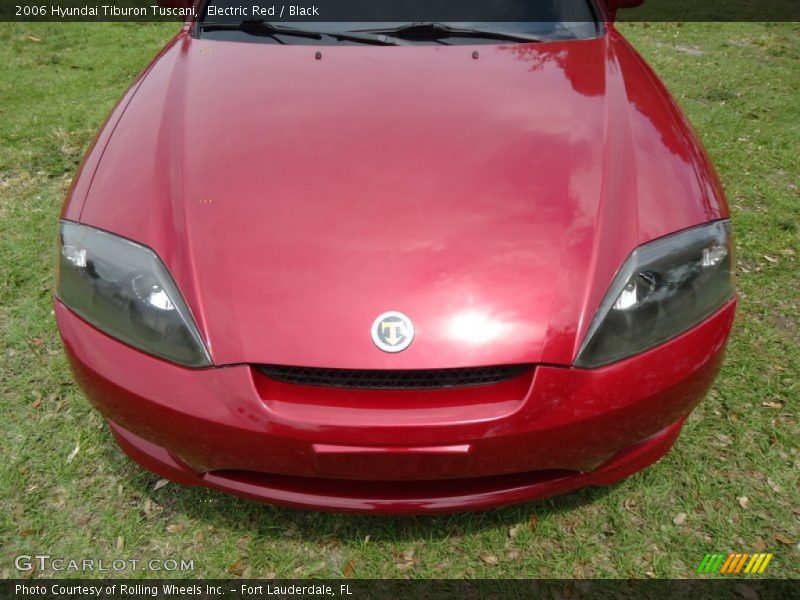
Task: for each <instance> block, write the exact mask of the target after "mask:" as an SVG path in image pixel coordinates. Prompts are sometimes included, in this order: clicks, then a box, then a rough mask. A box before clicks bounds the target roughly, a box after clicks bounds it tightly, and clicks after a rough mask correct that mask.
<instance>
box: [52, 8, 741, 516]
mask: <svg viewBox="0 0 800 600" xmlns="http://www.w3.org/2000/svg"><path fill="white" fill-rule="evenodd" d="M171 2H172V4H173V5H175V4H176V2H179V0H171ZM515 2H516V4H517V5H520V6H523V5H524V6H525V7H527V9H531V10H545V9H543V8H542V6H545V5H548V6H549V7H550V8H549V9H547V10H556V9H553V3H539V4H537V3H531V2H527V0H518V1H516V0H515ZM635 3H636V2H635V1H634V2H631V1H630V0H627V2H625V4H635ZM234 4H235V3H231V2H216V4H215V5H214V7H215V8H214V10H219V9H220V7H221V6H222V7H223V8H224V7H225V6H228V8H235V6H234ZM378 4H380V3H378ZM460 4H461V5H464V3H460ZM484 4H491V3H484ZM512 4H513V2H512ZM617 4H619V2H618V3H617ZM372 5H373V6H375V5H376V4H375V3H372ZM540 5H541V6H540ZM561 6H562V7H563V6H566V7H567V8H568V9H569V11H575V12H570V13H569V14H570V15H571V17H570V18H564V19H559V18H557V17H558V16H559V15H560V14H562V13H558V14H556V15H555V17H556V18H553V15H551V14H549V13H548V14H546V15H543V16H541V15H538V16H541V18H537V15H536V14H534V15H532V16H531V17H529V18H527V19H521V20H520V19H517V20H516V21H514V22H497V20H495V21H488V20H487V21H478V22H468V23H464V22H458V23H454V22H442V21H430V22H418V21H409V22H395V21H392V22H388V23H387V22H383V21H381V22H378V21H380V19H370V22H369V23H357V22H333V21H331V22H325V23H313V22H305V21H303V22H295V23H292V24H291V25H289V24H286V23H285V22H281V23H279V22H277V21H269V20H258V19H252V18H242V16H241V15H237V16H233V17H232V16H231V14H232V12H233V11H232V10H231V11H228V12H227V13H221V14H222V17H224V18H220V17H212V16H211V13H210V12H209V11H208V10H207V9H206V8H205V6H204V4H203V3H200V4H198V5H197V8H198V15H197V17H196V18H192V19H190V20H189V21H187V22H186V23H185V25H184V27H183V28H182V30H181V31H180V32H179V33H178V34H177V35H176V36H175V38H174V39H173V40H172V41H171V42H169V44H167V46H166V47H165V48H164V50H163V51H162V52H161V53H160V54H159V55H158V57H157V58H156V59H155V60H154V61H153V62H152V63H151V64H150V65H149V66H148V67H147V69H146V70H145V71H144V72H143V73H142V75H140V77H139V78H138V79H137V80H136V82H135V83H134V84H133V86H132V87H131V89H130V90H129V91H128V92H127V94H126V95H125V96H124V97H123V99H122V101H121V102H120V103H119V105H118V106H117V107H116V109H115V110H114V111H113V112H112V114H111V116H110V117H109V119H108V122H107V123H106V124H105V126H104V127H103V129H102V130H101V132H100V133H99V135H98V137H97V139H96V141H95V143H94V144H93V147H92V148H91V149H90V150H89V152H88V154H87V156H86V158H85V160H84V162H83V165H82V167H81V169H80V171H79V173H78V175H77V177H76V179H75V181H74V184H73V186H72V188H71V190H70V193H69V196H68V198H67V200H66V203H65V206H64V209H63V213H62V220H61V223H60V236H59V256H60V260H59V265H58V276H57V279H58V281H57V292H56V298H55V314H56V318H57V321H58V327H59V330H60V332H61V336H62V338H63V341H64V346H65V348H66V353H67V356H68V357H69V361H70V363H71V365H72V368H73V370H74V373H75V377H76V379H77V381H78V382H79V384H80V386H81V387H82V388H83V390H84V391H85V392H86V395H87V396H88V397H89V399H90V401H91V402H92V404H93V405H94V406H95V407H96V408H97V409H98V410H99V411H100V412H101V413H102V414H103V416H104V417H105V418H106V419H107V420H108V423H109V424H110V427H111V430H112V431H113V433H114V435H115V436H116V439H117V441H118V442H119V444H120V446H121V447H122V449H123V450H124V451H125V452H126V453H127V454H128V455H129V456H130V457H131V458H133V459H134V460H136V461H137V462H139V463H140V464H141V465H143V466H144V467H146V468H147V469H150V470H151V471H154V472H155V473H158V474H159V475H161V476H163V477H166V478H169V479H171V480H173V481H176V482H179V483H182V484H186V485H201V486H207V487H210V488H214V489H218V490H223V491H226V492H230V493H233V494H238V495H241V496H246V497H248V498H253V499H257V500H263V501H268V502H273V503H276V504H282V505H287V506H293V507H303V508H313V509H323V510H334V511H353V512H356V511H362V512H380V513H424V512H446V511H461V510H468V509H478V508H485V507H490V506H497V505H502V504H508V503H514V502H520V501H526V500H531V499H533V498H538V497H542V496H546V495H551V494H556V493H562V492H566V491H569V490H573V489H576V488H579V487H582V486H587V485H605V484H610V483H612V482H614V481H617V480H619V479H620V478H623V477H626V476H628V475H630V474H632V473H634V472H636V471H639V470H640V469H642V468H644V467H646V466H648V465H649V464H651V463H653V462H654V461H656V460H658V459H659V458H660V457H661V456H662V455H664V453H666V452H667V451H668V450H669V448H670V447H671V446H672V445H673V443H674V442H675V440H676V438H677V437H678V434H679V432H680V430H681V426H682V424H683V423H684V421H685V419H686V417H687V415H688V414H689V413H690V412H691V411H692V409H693V408H694V407H695V406H696V405H697V403H698V402H699V401H700V400H701V398H702V397H703V395H704V394H705V392H706V390H707V389H708V387H709V385H710V384H711V383H712V381H713V380H714V377H715V375H716V373H717V371H718V369H719V367H720V363H721V361H722V357H723V353H724V349H725V344H726V340H727V338H728V334H729V331H730V329H731V322H732V320H733V315H734V307H735V296H734V290H733V284H732V276H731V272H732V244H731V232H730V225H729V221H728V208H727V206H726V202H725V199H724V197H723V192H722V189H721V186H720V183H719V181H718V179H717V176H716V175H715V173H714V170H713V168H712V166H711V165H710V163H709V160H708V158H707V156H706V154H705V152H704V150H703V149H702V147H701V145H700V143H699V141H698V139H697V137H696V136H695V134H694V133H693V132H692V130H691V128H690V125H689V124H688V122H687V121H686V119H685V118H684V117H683V116H682V114H681V112H680V110H679V109H678V107H677V106H676V104H675V102H674V100H672V98H671V97H670V95H669V94H668V93H667V91H666V90H665V88H664V86H663V85H662V84H661V83H660V82H659V80H658V78H657V77H656V76H655V75H654V73H653V71H652V70H650V68H649V67H648V66H647V65H646V64H645V62H644V61H643V60H642V58H641V57H640V56H639V55H638V54H637V53H636V52H635V51H634V50H633V48H632V47H631V46H630V45H629V43H628V42H627V41H626V40H625V39H624V38H623V37H622V36H621V35H620V34H619V33H618V32H617V31H616V30H615V28H614V24H613V13H614V11H615V9H616V8H617V7H618V6H606V5H604V4H600V3H595V2H594V0H564V1H563V2H562V5H561ZM531 7H534V8H531ZM215 14H216V13H215ZM575 15H577V17H576V16H575Z"/></svg>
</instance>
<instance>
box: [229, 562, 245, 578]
mask: <svg viewBox="0 0 800 600" xmlns="http://www.w3.org/2000/svg"><path fill="white" fill-rule="evenodd" d="M228 573H230V574H231V575H236V576H237V577H241V576H242V575H243V574H244V564H243V563H242V559H241V558H240V559H239V560H237V561H236V562H235V563H233V564H232V565H230V566H229V567H228Z"/></svg>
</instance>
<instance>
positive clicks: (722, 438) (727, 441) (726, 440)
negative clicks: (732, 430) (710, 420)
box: [714, 433, 733, 446]
mask: <svg viewBox="0 0 800 600" xmlns="http://www.w3.org/2000/svg"><path fill="white" fill-rule="evenodd" d="M714 437H716V438H717V440H718V441H719V443H720V444H721V445H722V446H730V445H731V444H732V443H733V440H732V439H731V438H730V437H729V436H727V435H725V434H724V433H717V434H715V435H714Z"/></svg>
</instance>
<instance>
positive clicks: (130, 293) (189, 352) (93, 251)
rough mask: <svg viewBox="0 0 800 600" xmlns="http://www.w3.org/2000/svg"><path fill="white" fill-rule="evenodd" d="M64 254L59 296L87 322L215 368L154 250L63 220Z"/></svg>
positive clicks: (146, 347)
mask: <svg viewBox="0 0 800 600" xmlns="http://www.w3.org/2000/svg"><path fill="white" fill-rule="evenodd" d="M58 251H59V252H58V272H57V282H56V295H57V296H58V298H59V300H61V302H63V303H64V304H65V305H66V306H68V307H69V308H70V309H72V310H73V311H75V312H76V313H77V314H78V315H80V316H81V317H83V318H84V319H85V320H86V321H88V322H89V323H91V324H92V325H94V326H95V327H97V328H98V329H101V330H102V331H104V332H106V333H107V334H108V335H110V336H112V337H115V338H117V339H119V340H121V341H123V342H125V343H126V344H130V345H131V346H134V347H136V348H139V349H140V350H142V351H144V352H147V353H149V354H153V355H155V356H159V357H161V358H164V359H166V360H170V361H173V362H176V363H180V364H182V365H186V366H189V367H205V366H209V365H210V364H211V360H210V358H209V356H208V352H207V351H206V348H205V345H204V344H203V341H202V339H201V337H200V334H199V333H198V331H197V327H196V326H195V323H194V320H193V319H192V315H191V313H190V312H189V308H188V306H186V303H185V302H184V301H183V298H182V297H181V295H180V292H179V291H178V287H177V286H176V285H175V282H174V281H173V280H172V277H171V276H170V274H169V272H168V271H167V269H166V267H164V265H163V264H162V263H161V261H160V260H159V258H158V257H157V256H156V254H155V253H154V252H153V251H152V250H150V249H149V248H147V247H145V246H141V245H139V244H136V243H134V242H131V241H130V240H126V239H124V238H121V237H118V236H115V235H112V234H110V233H106V232H104V231H100V230H98V229H94V228H92V227H87V226H85V225H78V224H77V223H71V222H67V221H62V222H61V225H60V229H59V240H58Z"/></svg>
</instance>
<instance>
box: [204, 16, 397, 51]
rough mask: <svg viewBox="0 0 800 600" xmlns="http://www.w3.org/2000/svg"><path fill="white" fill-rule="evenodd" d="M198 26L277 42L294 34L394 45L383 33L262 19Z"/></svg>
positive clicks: (205, 29)
mask: <svg viewBox="0 0 800 600" xmlns="http://www.w3.org/2000/svg"><path fill="white" fill-rule="evenodd" d="M200 26H201V27H202V28H203V31H242V32H244V33H248V34H250V35H263V36H266V37H271V38H275V40H276V41H277V42H278V43H281V44H282V43H283V42H281V41H280V40H279V39H278V38H277V37H276V36H279V35H285V36H294V37H303V38H308V39H312V40H321V39H322V36H328V37H332V38H334V39H337V40H343V41H348V42H360V43H362V44H375V45H378V46H395V45H396V42H393V41H392V40H391V39H389V38H388V37H387V36H385V35H373V34H368V33H350V32H346V31H342V32H339V31H330V32H320V31H311V30H308V29H296V28H294V27H284V26H282V25H274V24H272V23H270V22H269V21H262V20H245V21H239V22H238V23H237V22H230V23H209V22H202V23H200Z"/></svg>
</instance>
